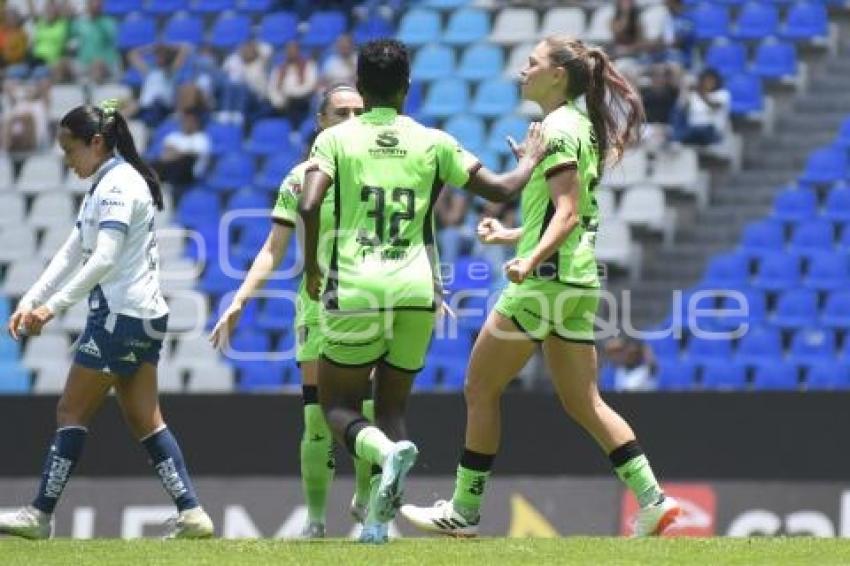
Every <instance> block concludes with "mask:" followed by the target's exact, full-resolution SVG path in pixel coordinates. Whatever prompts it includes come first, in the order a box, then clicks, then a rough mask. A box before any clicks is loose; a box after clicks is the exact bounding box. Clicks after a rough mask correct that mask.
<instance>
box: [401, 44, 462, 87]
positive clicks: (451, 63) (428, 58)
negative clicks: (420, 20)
mask: <svg viewBox="0 0 850 566" xmlns="http://www.w3.org/2000/svg"><path fill="white" fill-rule="evenodd" d="M454 69H455V52H454V49H452V48H451V47H448V46H446V45H436V44H435V45H426V46H424V47H422V48H421V49H420V50H419V51H417V52H416V56H415V57H414V58H413V64H412V65H411V69H410V75H411V77H412V78H413V79H414V80H417V81H433V80H436V79H445V78H449V77H451V76H452V75H454V74H455V73H454Z"/></svg>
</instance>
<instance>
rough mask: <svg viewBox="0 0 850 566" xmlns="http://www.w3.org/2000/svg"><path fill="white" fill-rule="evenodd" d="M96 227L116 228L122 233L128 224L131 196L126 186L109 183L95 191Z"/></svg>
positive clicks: (131, 211) (131, 205)
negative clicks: (97, 219) (97, 218)
mask: <svg viewBox="0 0 850 566" xmlns="http://www.w3.org/2000/svg"><path fill="white" fill-rule="evenodd" d="M96 197H97V210H98V217H99V218H100V223H99V224H98V228H101V229H103V228H108V229H112V230H118V231H119V232H122V233H124V234H126V233H127V229H128V228H129V226H130V217H131V216H132V213H133V197H132V194H131V192H130V190H129V189H128V188H127V187H122V186H120V185H118V184H110V185H107V186H106V187H104V188H103V189H102V190H100V191H97V195H96Z"/></svg>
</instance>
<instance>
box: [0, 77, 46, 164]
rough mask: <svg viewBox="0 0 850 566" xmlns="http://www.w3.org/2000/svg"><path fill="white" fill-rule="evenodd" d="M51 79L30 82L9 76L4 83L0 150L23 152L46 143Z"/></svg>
mask: <svg viewBox="0 0 850 566" xmlns="http://www.w3.org/2000/svg"><path fill="white" fill-rule="evenodd" d="M49 92H50V80H49V79H48V78H46V77H41V78H37V79H33V80H29V81H24V80H20V79H13V78H8V77H7V78H6V80H5V81H4V82H3V104H2V107H3V113H2V122H0V149H4V150H6V151H8V152H9V153H13V154H21V153H28V152H32V151H36V150H37V149H39V148H43V147H45V146H46V145H47V138H48V136H49V131H48V126H49V124H48V111H47V101H48V96H49Z"/></svg>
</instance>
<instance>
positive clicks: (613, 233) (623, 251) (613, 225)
mask: <svg viewBox="0 0 850 566" xmlns="http://www.w3.org/2000/svg"><path fill="white" fill-rule="evenodd" d="M642 256H643V249H642V248H641V247H640V245H639V244H636V243H635V242H633V241H632V235H631V231H630V230H629V225H628V224H626V223H625V222H623V221H622V220H619V219H616V218H612V219H609V220H608V221H607V222H602V223H601V224H600V226H599V234H598V236H597V238H596V258H597V259H598V260H599V262H600V263H612V264H615V265H617V266H619V267H622V268H625V269H628V271H629V276H630V277H631V279H632V281H636V280H637V279H638V278H639V277H640V266H641V263H642V261H643V257H642Z"/></svg>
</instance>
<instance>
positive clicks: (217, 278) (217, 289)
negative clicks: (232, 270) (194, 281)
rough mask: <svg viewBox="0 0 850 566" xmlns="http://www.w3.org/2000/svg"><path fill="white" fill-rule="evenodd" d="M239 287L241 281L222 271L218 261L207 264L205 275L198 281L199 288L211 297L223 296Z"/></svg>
mask: <svg viewBox="0 0 850 566" xmlns="http://www.w3.org/2000/svg"><path fill="white" fill-rule="evenodd" d="M237 287H239V281H238V280H236V279H235V278H234V277H231V275H229V274H227V273H225V272H224V271H223V270H222V267H221V265H220V264H219V263H218V261H217V258H216V260H213V261H210V262H209V263H207V266H206V268H205V269H204V273H203V275H202V276H201V278H200V280H199V281H198V288H199V289H200V290H201V291H204V292H205V293H207V294H210V295H223V294H225V293H229V292H230V291H233V290H235V289H236V288H237Z"/></svg>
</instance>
